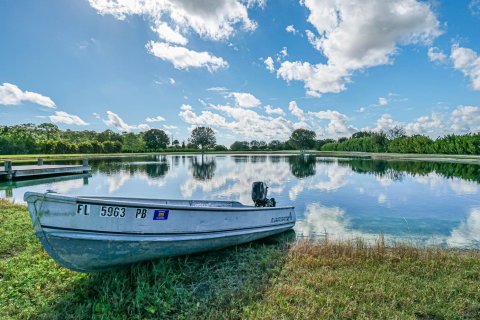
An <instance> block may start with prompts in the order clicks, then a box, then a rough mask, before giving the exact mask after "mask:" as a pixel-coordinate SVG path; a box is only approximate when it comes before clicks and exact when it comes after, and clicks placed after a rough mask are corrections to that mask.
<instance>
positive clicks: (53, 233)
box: [25, 193, 296, 272]
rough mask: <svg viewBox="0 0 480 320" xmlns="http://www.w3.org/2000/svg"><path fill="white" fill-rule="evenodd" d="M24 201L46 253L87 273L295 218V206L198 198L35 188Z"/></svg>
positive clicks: (259, 234) (228, 242) (217, 244)
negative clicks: (188, 202) (211, 203)
mask: <svg viewBox="0 0 480 320" xmlns="http://www.w3.org/2000/svg"><path fill="white" fill-rule="evenodd" d="M25 200H26V201H27V202H28V204H29V211H30V215H31V218H32V221H33V225H34V228H35V234H36V236H37V237H38V238H39V240H40V241H41V243H42V245H43V247H44V248H45V250H46V251H47V253H48V254H49V255H50V256H51V257H52V258H53V259H54V260H55V261H57V262H58V263H59V264H61V265H62V266H64V267H66V268H69V269H72V270H75V271H81V272H96V271H102V270H106V269H109V268H112V267H118V266H121V265H126V264H130V263H135V262H140V261H146V260H152V259H157V258H160V257H170V256H178V255H186V254H193V253H198V252H205V251H210V250H218V249H221V248H225V247H228V246H233V245H238V244H242V243H246V242H249V241H254V240H257V239H261V238H264V237H268V236H271V235H274V234H278V233H281V232H284V231H286V230H289V229H291V228H292V227H293V226H294V224H295V220H296V219H295V212H294V208H293V207H283V208H270V209H269V208H263V209H262V208H255V207H248V206H243V205H241V204H238V203H232V202H216V203H215V205H216V207H205V206H202V204H203V205H205V204H208V203H207V202H196V203H197V204H200V206H197V207H192V206H185V205H182V203H180V205H179V204H178V203H173V204H171V203H169V202H168V200H152V199H149V200H148V199H142V200H141V201H139V202H135V199H119V198H110V199H108V198H77V197H68V196H62V195H57V194H34V193H27V194H26V195H25ZM147 200H148V201H147ZM223 205H225V206H223ZM85 206H86V207H85ZM109 208H114V209H109ZM115 208H119V209H118V210H117V209H115ZM109 210H110V211H111V216H108V214H109V212H108V211H109ZM115 211H117V213H115ZM102 214H104V216H102ZM115 214H117V216H116V217H115V216H114V215H115ZM121 215H123V217H120V216H121ZM142 216H144V217H143V218H142Z"/></svg>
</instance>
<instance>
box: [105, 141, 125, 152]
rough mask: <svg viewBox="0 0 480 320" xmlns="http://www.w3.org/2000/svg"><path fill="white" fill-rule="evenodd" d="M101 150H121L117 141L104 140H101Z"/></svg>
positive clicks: (120, 145)
mask: <svg viewBox="0 0 480 320" xmlns="http://www.w3.org/2000/svg"><path fill="white" fill-rule="evenodd" d="M102 146H103V152H105V153H117V152H121V151H122V144H121V143H120V142H118V141H104V142H102Z"/></svg>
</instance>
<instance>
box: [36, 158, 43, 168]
mask: <svg viewBox="0 0 480 320" xmlns="http://www.w3.org/2000/svg"><path fill="white" fill-rule="evenodd" d="M37 165H39V166H43V158H38V159H37Z"/></svg>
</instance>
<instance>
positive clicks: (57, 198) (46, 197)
mask: <svg viewBox="0 0 480 320" xmlns="http://www.w3.org/2000/svg"><path fill="white" fill-rule="evenodd" d="M32 197H33V198H35V199H34V200H32V199H30V198H32ZM24 200H25V201H27V202H32V203H33V202H35V201H37V200H40V201H49V202H67V203H76V204H90V205H111V206H122V207H127V208H138V207H140V208H148V209H158V208H162V209H169V210H179V211H223V212H225V211H232V212H237V211H269V210H286V209H290V210H291V209H295V207H294V206H284V207H254V206H246V205H243V204H242V207H208V206H199V207H193V206H187V205H171V204H156V203H153V202H150V203H142V202H129V201H119V200H115V198H113V199H112V200H109V198H108V197H105V198H102V199H95V198H89V197H79V196H68V195H62V194H57V193H37V192H26V193H25V195H24ZM145 200H147V199H145ZM151 200H153V199H151ZM159 200H161V199H159ZM181 201H190V200H181ZM191 201H192V202H193V201H205V202H208V200H191ZM212 202H230V203H232V201H218V200H212ZM239 203H240V202H239ZM240 204H241V203H240Z"/></svg>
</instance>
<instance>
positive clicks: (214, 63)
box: [146, 41, 228, 72]
mask: <svg viewBox="0 0 480 320" xmlns="http://www.w3.org/2000/svg"><path fill="white" fill-rule="evenodd" d="M146 48H147V50H148V51H149V52H150V53H151V54H153V55H154V56H156V57H158V58H160V59H162V60H165V61H169V62H171V63H172V64H173V66H174V67H175V68H176V69H188V68H202V67H203V68H207V69H208V71H210V72H212V71H216V70H217V69H219V68H227V67H228V63H227V62H226V61H225V60H223V59H222V58H220V57H216V56H214V55H211V54H210V53H208V52H206V51H203V52H198V51H193V50H190V49H187V48H185V47H179V46H172V45H170V44H168V43H165V42H154V41H150V42H149V43H147V45H146Z"/></svg>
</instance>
